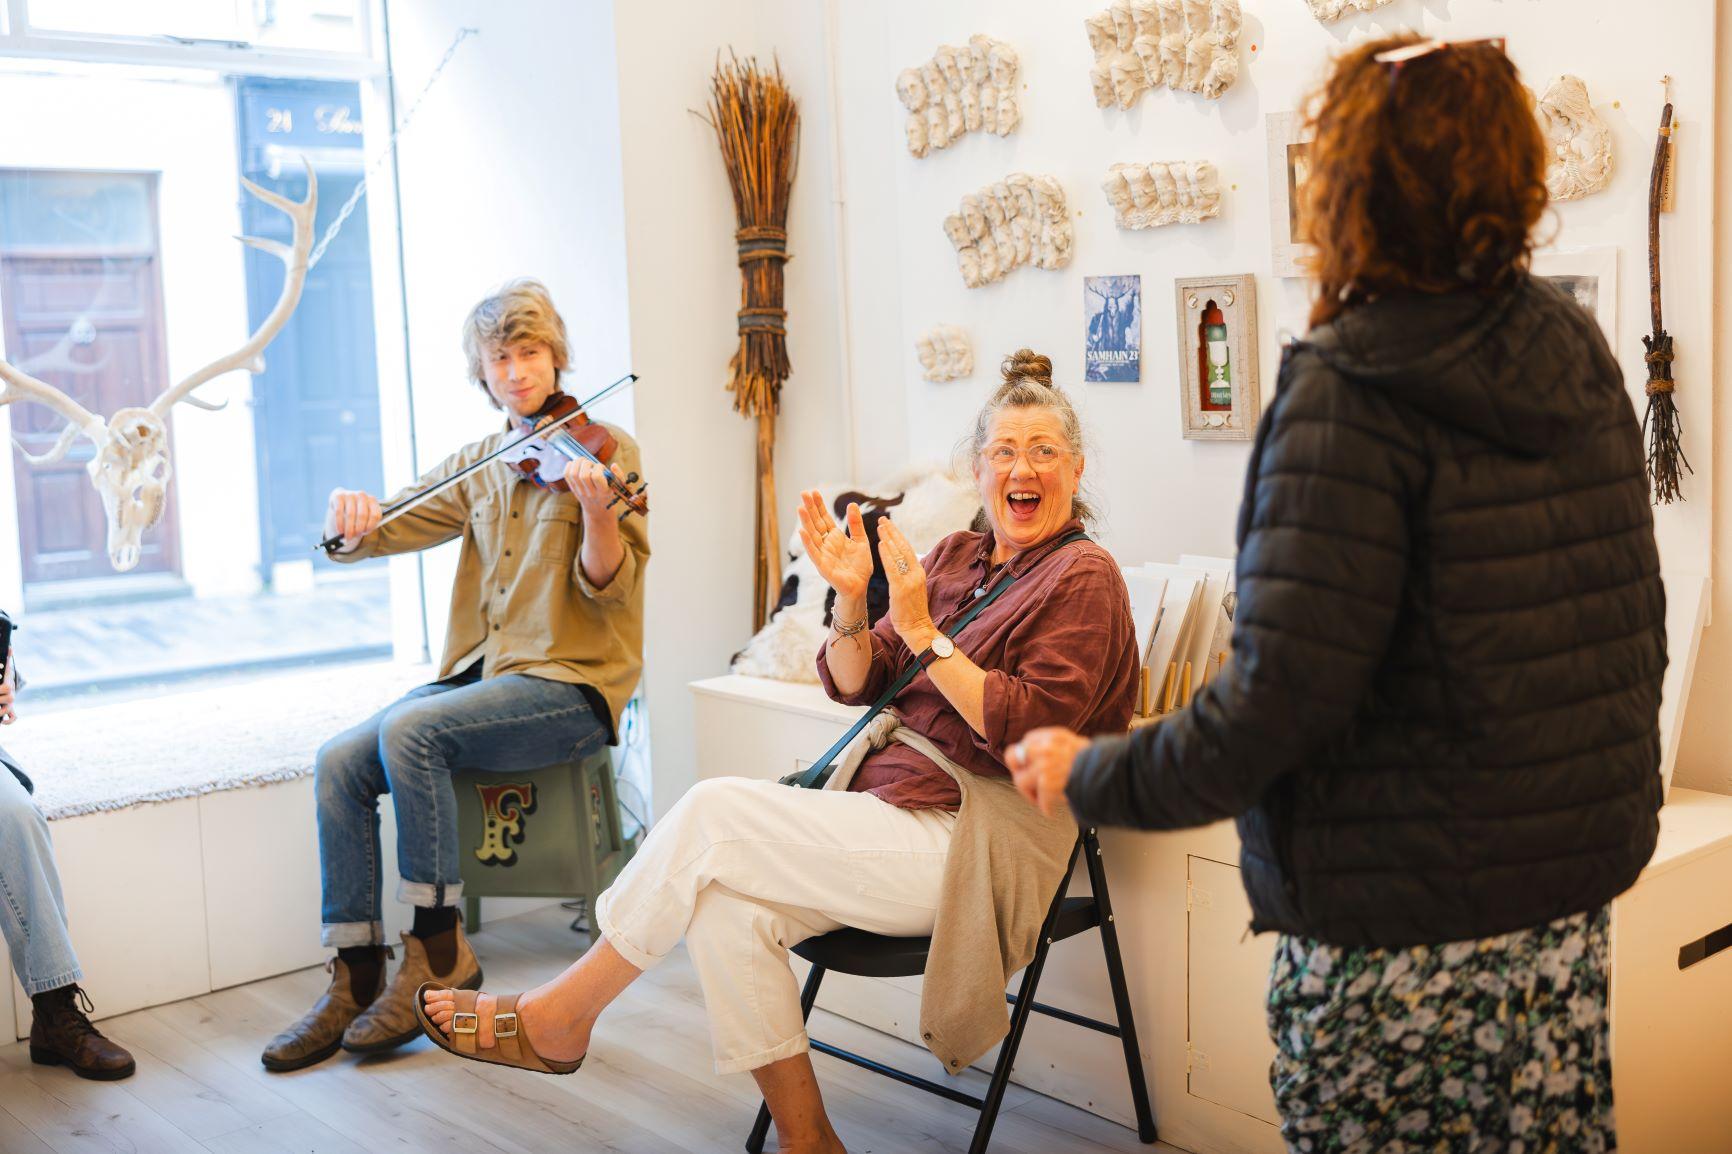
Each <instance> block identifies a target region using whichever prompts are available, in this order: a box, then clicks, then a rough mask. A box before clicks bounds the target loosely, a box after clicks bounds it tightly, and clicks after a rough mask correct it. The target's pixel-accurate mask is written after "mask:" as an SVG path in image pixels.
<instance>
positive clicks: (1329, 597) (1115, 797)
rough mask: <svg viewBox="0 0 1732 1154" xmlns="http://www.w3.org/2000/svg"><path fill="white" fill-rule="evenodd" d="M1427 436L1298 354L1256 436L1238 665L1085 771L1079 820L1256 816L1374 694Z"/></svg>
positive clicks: (1106, 748) (1099, 750) (1243, 548)
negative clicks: (1270, 793) (1278, 784)
mask: <svg viewBox="0 0 1732 1154" xmlns="http://www.w3.org/2000/svg"><path fill="white" fill-rule="evenodd" d="M1423 460H1424V458H1423V455H1422V452H1421V450H1420V446H1419V444H1418V442H1417V440H1416V439H1415V437H1414V436H1413V435H1412V434H1410V433H1409V432H1408V431H1407V430H1406V429H1405V428H1404V426H1403V424H1402V422H1401V421H1400V420H1399V419H1398V418H1397V416H1396V415H1395V414H1394V413H1393V412H1392V411H1391V408H1390V406H1389V405H1388V404H1387V402H1384V401H1383V400H1382V399H1381V398H1378V397H1375V396H1372V395H1370V394H1368V393H1367V391H1366V390H1364V389H1363V388H1361V387H1359V386H1356V385H1354V384H1352V383H1350V382H1348V381H1345V380H1343V379H1342V378H1341V377H1340V376H1338V375H1337V374H1336V373H1335V372H1334V371H1333V370H1331V369H1329V368H1328V367H1326V366H1325V365H1323V364H1322V362H1321V361H1320V359H1319V358H1318V357H1317V355H1316V354H1315V353H1312V352H1309V351H1305V350H1301V351H1298V352H1296V353H1294V354H1292V355H1290V356H1289V358H1288V360H1287V361H1286V362H1285V363H1284V364H1283V367H1282V387H1281V389H1280V391H1279V393H1278V394H1277V396H1276V399H1275V402H1274V404H1272V405H1271V406H1270V408H1269V410H1268V412H1267V413H1266V414H1265V417H1264V420H1263V422H1262V425H1261V426H1260V428H1259V429H1258V434H1257V443H1256V446H1255V449H1254V451H1253V454H1252V459H1251V466H1250V471H1249V474H1248V476H1247V478H1246V485H1245V499H1244V504H1243V506H1242V508H1241V510H1240V515H1239V516H1240V520H1239V531H1238V538H1239V558H1238V562H1237V572H1238V608H1237V610H1236V612H1235V616H1234V623H1233V659H1232V662H1231V663H1230V664H1229V666H1228V669H1227V672H1226V673H1225V674H1224V675H1223V676H1222V677H1221V678H1219V679H1218V680H1216V681H1213V682H1211V683H1210V684H1209V685H1207V686H1206V687H1205V688H1204V689H1203V691H1202V692H1201V693H1199V694H1198V695H1197V697H1196V698H1195V699H1194V700H1193V701H1192V703H1191V706H1190V708H1189V709H1186V710H1185V711H1183V712H1182V713H1179V714H1176V715H1175V716H1173V717H1170V718H1168V719H1167V720H1166V721H1164V722H1162V723H1161V724H1159V725H1156V726H1152V727H1149V728H1146V729H1142V730H1139V731H1137V732H1136V733H1134V734H1133V735H1131V736H1130V737H1128V738H1112V739H1106V740H1101V741H1097V742H1096V743H1095V744H1094V745H1093V746H1091V747H1090V748H1089V749H1088V750H1086V751H1084V753H1083V754H1082V755H1081V756H1080V757H1079V758H1078V759H1077V762H1076V764H1075V766H1074V767H1073V769H1072V772H1071V779H1070V787H1069V800H1070V804H1071V808H1072V809H1073V810H1074V811H1075V813H1076V815H1077V817H1078V818H1079V819H1081V820H1085V821H1091V822H1098V823H1101V824H1106V825H1125V826H1133V827H1137V828H1141V829H1180V828H1185V827H1188V826H1197V825H1206V824H1208V823H1210V822H1214V821H1219V820H1221V819H1223V818H1228V817H1233V816H1236V815H1238V814H1239V813H1242V812H1243V811H1245V810H1246V809H1249V808H1250V807H1251V806H1252V805H1253V804H1255V803H1256V802H1257V801H1258V799H1260V798H1261V797H1262V796H1263V794H1264V793H1265V792H1266V791H1267V790H1268V789H1269V787H1270V786H1271V785H1272V784H1273V783H1274V782H1275V781H1276V780H1277V779H1279V778H1280V777H1282V776H1283V775H1284V774H1288V773H1291V772H1293V771H1295V770H1296V769H1298V768H1299V767H1301V766H1302V765H1304V763H1305V761H1306V759H1307V757H1308V756H1309V755H1311V754H1312V753H1314V752H1315V751H1316V750H1317V749H1319V748H1320V747H1321V746H1322V745H1324V744H1325V743H1326V742H1328V741H1329V740H1330V739H1331V738H1334V737H1337V736H1338V735H1340V734H1341V733H1342V732H1343V731H1344V730H1345V729H1346V728H1347V727H1348V725H1349V724H1350V722H1351V721H1352V718H1353V716H1354V713H1355V711H1356V710H1357V708H1358V707H1359V705H1360V703H1361V702H1362V700H1363V699H1364V698H1365V696H1366V695H1367V694H1368V693H1369V692H1370V690H1371V688H1372V681H1373V676H1374V673H1375V671H1376V670H1377V668H1378V666H1379V663H1380V661H1381V660H1382V657H1383V655H1384V653H1385V651H1386V649H1387V648H1388V644H1389V639H1390V636H1391V633H1392V631H1393V628H1394V624H1395V620H1396V616H1397V613H1398V611H1399V609H1400V606H1401V602H1402V596H1403V589H1404V585H1405V583H1406V580H1407V571H1408V564H1409V553H1410V550H1411V546H1410V543H1409V540H1408V510H1409V508H1410V507H1411V502H1412V501H1413V500H1415V499H1416V497H1417V496H1418V494H1419V491H1420V490H1421V488H1422V487H1423V485H1424V464H1423Z"/></svg>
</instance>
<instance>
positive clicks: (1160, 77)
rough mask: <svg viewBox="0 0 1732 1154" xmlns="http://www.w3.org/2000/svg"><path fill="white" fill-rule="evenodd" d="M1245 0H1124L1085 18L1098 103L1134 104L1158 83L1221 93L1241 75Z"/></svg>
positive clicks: (1215, 95) (1200, 92)
mask: <svg viewBox="0 0 1732 1154" xmlns="http://www.w3.org/2000/svg"><path fill="white" fill-rule="evenodd" d="M1243 21H1244V16H1243V13H1242V12H1241V11H1240V8H1239V0H1117V2H1116V3H1114V4H1113V6H1112V7H1111V8H1108V9H1107V10H1106V11H1104V12H1097V13H1095V14H1094V15H1093V16H1090V17H1089V18H1088V19H1087V20H1084V21H1083V28H1084V29H1085V30H1086V31H1087V32H1088V38H1089V47H1090V48H1092V49H1093V50H1094V54H1095V63H1094V67H1093V68H1091V69H1089V82H1090V83H1091V84H1092V85H1093V86H1094V94H1095V104H1096V105H1098V106H1099V107H1101V108H1108V107H1111V106H1112V105H1114V104H1116V105H1118V106H1119V107H1120V108H1125V109H1128V108H1130V107H1132V106H1133V105H1135V104H1136V102H1137V101H1138V100H1140V99H1142V94H1143V93H1144V92H1146V91H1147V90H1149V89H1151V88H1171V89H1173V90H1175V91H1178V92H1191V93H1195V94H1197V95H1199V96H1205V97H1208V98H1209V99H1211V100H1214V99H1216V98H1218V97H1219V96H1220V95H1221V94H1222V93H1223V92H1225V91H1227V89H1228V88H1230V87H1232V85H1233V82H1234V81H1235V80H1237V79H1238V78H1239V28H1240V25H1241V24H1242V23H1243Z"/></svg>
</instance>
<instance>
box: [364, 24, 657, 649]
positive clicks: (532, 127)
mask: <svg viewBox="0 0 1732 1154" xmlns="http://www.w3.org/2000/svg"><path fill="white" fill-rule="evenodd" d="M387 9H388V15H389V18H390V34H391V67H392V69H393V71H394V73H395V76H396V87H397V115H398V117H399V119H400V118H401V117H402V116H403V115H404V114H405V113H406V112H407V111H408V108H409V105H410V104H411V103H412V102H413V101H414V99H415V98H416V96H417V95H418V94H419V93H420V92H421V89H422V86H423V85H424V84H425V83H426V80H427V77H428V75H429V74H430V73H431V71H432V69H433V68H434V66H435V65H436V64H437V63H438V61H439V59H440V57H441V56H443V55H444V53H445V50H446V48H447V47H448V46H449V45H450V43H451V38H452V36H453V35H455V33H456V31H457V29H459V28H462V27H473V28H476V29H478V32H479V34H478V35H475V36H472V37H470V38H469V39H467V40H465V41H464V42H463V44H462V45H461V46H460V47H459V48H458V50H457V53H456V55H455V56H454V57H453V58H452V61H451V64H450V66H449V67H448V68H447V69H446V71H445V73H444V74H443V76H442V77H441V78H440V81H439V83H438V84H437V85H435V86H434V88H433V89H432V90H431V91H430V92H429V93H428V95H427V98H426V100H425V102H424V103H423V104H422V105H421V107H420V109H419V110H418V111H417V112H416V113H415V118H414V120H413V122H412V123H411V124H410V126H409V128H408V129H407V131H405V132H404V134H403V137H402V139H401V142H400V143H399V145H398V176H399V180H400V183H401V199H402V246H403V261H404V269H405V279H406V281H407V285H406V289H405V294H404V296H405V299H404V302H403V307H404V309H405V313H406V321H407V325H408V332H409V342H408V343H409V353H408V359H409V365H408V368H409V371H410V374H411V375H412V379H413V389H414V428H413V434H414V447H415V454H414V458H413V459H411V458H410V455H409V453H408V452H407V448H408V446H407V444H406V441H407V439H408V437H407V434H408V433H409V429H408V428H407V426H406V425H405V424H404V423H403V422H402V421H401V419H400V412H399V414H398V415H396V416H393V417H390V418H389V419H388V420H387V424H386V429H387V443H386V486H387V487H388V488H395V487H396V486H398V485H400V484H404V483H406V482H408V481H410V480H412V479H413V478H414V476H415V475H416V474H417V473H418V472H419V471H421V470H424V469H427V468H429V467H431V466H432V465H434V464H436V463H438V461H439V460H440V459H441V458H443V457H444V456H446V455H447V454H448V453H451V452H452V451H454V450H456V449H458V448H459V447H461V446H462V445H464V444H466V443H467V442H469V441H473V440H476V439H478V438H480V437H483V436H486V435H487V434H489V433H492V432H493V431H495V430H496V429H497V428H499V426H500V422H501V420H502V418H501V417H500V415H499V414H498V413H497V412H496V411H495V410H494V409H493V408H491V407H490V406H489V405H488V403H487V401H486V399H485V398H484V397H483V396H482V394H481V392H480V390H479V389H478V388H477V387H476V386H475V385H473V384H472V383H470V382H469V381H468V379H467V376H468V372H467V369H466V367H465V364H464V359H463V349H462V324H463V318H464V317H465V316H466V315H468V312H469V309H470V308H471V307H472V306H473V305H474V304H475V302H476V301H477V300H479V299H480V298H481V297H482V296H484V295H486V294H487V293H488V292H490V291H492V290H493V289H494V288H496V287H497V286H498V285H499V284H500V283H501V282H503V281H506V280H509V279H511V278H513V277H519V276H533V277H537V278H539V279H540V280H542V281H544V282H545V283H546V284H547V286H548V288H549V290H550V291H551V292H552V294H553V299H554V303H555V304H556V305H557V306H558V307H559V310H560V313H561V315H563V316H564V318H565V322H566V329H567V332H568V335H569V337H570V339H571V345H572V348H573V350H574V354H575V355H574V364H573V384H574V389H575V390H576V391H581V390H583V389H585V388H586V387H588V386H590V385H591V384H594V385H595V387H599V385H601V384H606V383H607V382H609V381H611V380H613V379H614V378H616V377H618V376H620V375H621V374H622V373H624V372H625V371H626V369H627V367H628V366H629V365H630V356H629V346H628V340H627V328H628V326H627V314H626V294H625V238H624V236H623V234H622V232H621V227H620V220H621V211H622V202H621V184H620V172H619V113H618V89H617V85H616V82H615V72H614V54H613V14H612V11H611V8H610V6H609V5H608V4H605V3H595V2H586V3H580V4H558V5H554V4H535V5H528V4H501V3H489V2H485V0H415V2H414V3H403V2H402V0H391V2H389V3H388V4H387ZM375 122H376V123H384V122H385V118H384V117H383V116H379V117H377V119H376V121H375ZM376 135H377V134H374V133H369V147H370V148H371V147H377V146H378V145H379V144H382V141H375V140H373V137H374V136H376ZM375 211H377V207H376V209H375ZM374 219H375V223H377V217H375V218H374ZM380 295H386V294H380ZM389 311H390V310H389V306H388V305H387V307H386V309H385V310H384V311H382V312H381V314H380V320H381V328H380V333H381V340H380V347H381V352H382V353H384V354H388V355H391V356H395V355H397V354H396V351H395V349H387V348H386V346H387V344H394V345H396V346H397V347H400V346H401V340H400V338H399V335H398V332H397V331H396V330H393V329H391V328H389V327H388V325H386V324H385V323H384V322H385V321H386V319H387V313H388V312H389ZM382 364H383V358H382ZM391 385H392V383H391V382H389V381H383V382H382V393H385V394H387V396H388V394H389V392H390V390H391ZM391 407H392V406H391V405H390V404H389V403H387V405H386V409H387V411H389V410H390V408H391ZM397 408H398V409H399V411H400V410H401V408H402V406H401V405H400V404H399V405H398V406H397ZM597 412H598V415H600V416H601V417H603V418H604V419H606V420H609V421H613V422H615V423H616V424H621V425H624V426H626V427H628V428H629V427H631V425H632V424H633V417H632V402H631V400H630V399H629V398H622V399H621V400H619V401H616V402H614V403H612V404H609V405H606V406H603V407H602V408H600V409H598V410H597ZM393 433H395V434H396V435H395V436H393ZM653 452H654V450H653V449H647V450H646V454H653ZM456 562H457V552H456V546H455V545H448V546H445V547H443V548H441V549H439V550H436V551H434V552H433V553H430V554H428V555H427V556H426V560H425V563H426V599H425V600H426V610H427V626H428V634H429V644H430V646H431V649H432V656H433V658H434V659H435V660H437V659H438V656H439V653H440V650H441V647H442V646H443V644H444V636H445V622H446V611H447V607H448V605H449V602H450V589H451V579H452V574H453V572H454V570H455V567H456ZM394 565H395V569H396V580H397V581H398V584H397V585H395V586H394V591H395V590H397V589H403V588H412V587H413V582H412V580H407V581H406V580H405V578H404V576H403V575H404V574H405V573H412V571H413V569H414V567H415V565H416V559H414V558H408V559H404V560H401V561H397V562H394ZM403 647H404V646H403V633H402V631H399V649H400V650H401V649H402V648H403Z"/></svg>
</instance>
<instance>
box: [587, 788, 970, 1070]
mask: <svg viewBox="0 0 1732 1154" xmlns="http://www.w3.org/2000/svg"><path fill="white" fill-rule="evenodd" d="M955 825H956V815H955V814H953V813H945V812H942V811H939V810H906V809H898V808H896V807H895V806H893V805H890V804H888V803H886V802H882V801H879V800H878V799H877V798H876V797H873V796H872V795H871V794H866V793H845V792H839V791H836V790H812V789H794V788H792V787H789V786H785V785H779V784H777V783H775V782H768V781H756V780H753V779H751V778H744V777H724V778H713V779H710V780H708V781H701V782H699V783H698V784H697V785H695V786H693V787H692V789H691V791H690V792H689V793H687V794H686V795H685V797H683V798H681V799H680V802H679V804H678V805H676V806H674V808H673V809H672V810H670V811H669V812H668V814H667V815H666V816H665V817H663V818H662V819H661V821H660V822H658V823H657V824H656V826H655V828H654V829H653V830H651V831H650V835H649V837H648V838H647V839H645V841H644V844H643V845H642V847H640V848H639V850H638V852H637V855H636V856H635V857H633V858H632V860H631V862H630V864H628V865H627V866H626V868H625V869H624V871H622V872H621V873H620V875H619V879H618V880H617V881H615V882H614V884H613V885H612V887H610V888H609V889H608V891H607V892H606V893H604V894H602V895H601V897H600V898H598V899H596V905H595V917H596V926H597V928H598V929H599V930H600V931H601V933H602V934H603V936H604V937H605V938H606V939H607V941H608V943H609V944H611V945H612V946H613V948H614V949H616V950H618V951H619V953H620V956H622V957H624V958H625V960H626V961H628V962H630V963H631V964H632V965H634V966H636V967H638V968H639V969H643V970H647V969H649V968H650V967H651V966H653V965H655V964H656V963H658V962H660V961H661V960H662V959H663V958H664V957H666V956H667V955H668V953H669V952H670V951H671V950H672V949H673V948H674V946H676V945H677V944H679V941H680V938H681V937H684V938H685V940H686V952H687V953H688V954H689V955H690V956H691V959H692V965H693V967H694V968H695V969H696V970H697V972H698V981H699V983H700V984H701V985H702V987H703V991H704V1002H705V1004H706V1006H707V1007H708V1009H709V1017H710V1039H711V1042H712V1044H713V1045H714V1048H715V1058H716V1072H717V1073H718V1074H733V1073H738V1072H740V1071H743V1070H755V1069H757V1068H758V1067H759V1066H766V1065H768V1064H770V1063H771V1062H776V1061H780V1060H781V1059H783V1058H788V1057H792V1056H793V1055H795V1054H799V1053H803V1052H804V1051H805V1050H806V1049H807V1040H806V1029H805V1024H804V1023H803V1022H801V1020H800V992H799V988H798V986H797V985H796V983H795V981H794V972H793V970H792V969H790V968H789V965H788V948H789V947H790V946H793V945H796V944H797V943H799V942H802V941H804V940H805V939H807V938H810V937H815V936H817V935H819V934H826V933H829V932H830V931H832V930H838V929H841V928H843V927H844V926H853V927H856V928H858V929H862V930H867V931H869V932H871V933H875V934H886V935H890V936H896V937H920V936H924V935H926V934H930V933H931V932H932V924H933V918H934V916H935V915H936V913H937V909H938V895H939V891H940V888H941V883H942V881H943V878H944V858H945V855H946V854H947V853H949V851H950V833H951V830H952V829H954V828H955Z"/></svg>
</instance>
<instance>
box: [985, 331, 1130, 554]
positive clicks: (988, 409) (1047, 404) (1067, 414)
mask: <svg viewBox="0 0 1732 1154" xmlns="http://www.w3.org/2000/svg"><path fill="white" fill-rule="evenodd" d="M999 372H1000V373H1001V374H1002V375H1003V376H1004V383H1003V384H1001V385H999V386H998V388H997V389H996V390H995V391H994V392H993V394H992V396H991V397H989V398H987V401H986V403H985V404H984V405H982V406H981V407H980V412H979V413H977V414H976V415H975V418H974V432H973V433H972V434H971V435H970V436H969V437H968V438H967V439H965V440H964V441H963V442H962V444H960V445H958V446H957V449H958V451H959V452H966V453H967V454H968V456H969V457H970V458H972V460H973V461H974V462H978V461H979V460H980V453H981V450H983V449H985V448H986V438H987V434H988V433H989V432H991V430H992V419H993V418H994V417H996V416H998V414H999V413H1002V412H1004V411H1005V410H1006V409H1047V410H1050V411H1051V412H1052V413H1053V414H1054V415H1055V416H1057V417H1058V420H1059V425H1060V427H1061V428H1063V430H1064V439H1065V442H1066V444H1068V445H1069V446H1070V451H1071V453H1072V454H1073V455H1075V456H1077V457H1079V458H1080V457H1082V456H1083V454H1084V450H1085V447H1086V446H1085V444H1084V438H1083V430H1082V421H1080V420H1078V419H1077V415H1076V407H1075V406H1074V405H1072V404H1071V403H1070V397H1068V396H1066V395H1065V392H1064V390H1063V389H1060V388H1059V387H1058V386H1057V385H1055V384H1053V383H1052V361H1051V359H1050V358H1047V357H1043V356H1041V355H1040V354H1039V353H1036V352H1035V351H1034V350H1033V349H1018V350H1017V351H1016V352H1014V353H1012V354H1011V355H1010V356H1008V357H1005V358H1004V363H1003V364H1002V365H1000V366H999ZM1070 511H1071V516H1073V517H1076V518H1078V519H1079V520H1081V521H1082V523H1083V524H1084V525H1087V526H1089V527H1090V528H1092V527H1093V526H1094V524H1095V522H1096V521H1097V520H1099V514H1098V513H1096V511H1095V507H1094V502H1093V501H1092V500H1090V499H1089V496H1088V494H1087V493H1086V491H1085V490H1084V489H1083V487H1082V486H1080V485H1079V486H1078V488H1077V491H1076V493H1075V494H1073V495H1072V497H1071V504H1070ZM988 528H989V526H988V524H987V521H986V510H984V509H982V510H981V512H980V514H979V515H978V516H977V517H975V519H974V525H973V529H974V531H975V532H976V533H984V532H986V530H987V529H988Z"/></svg>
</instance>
